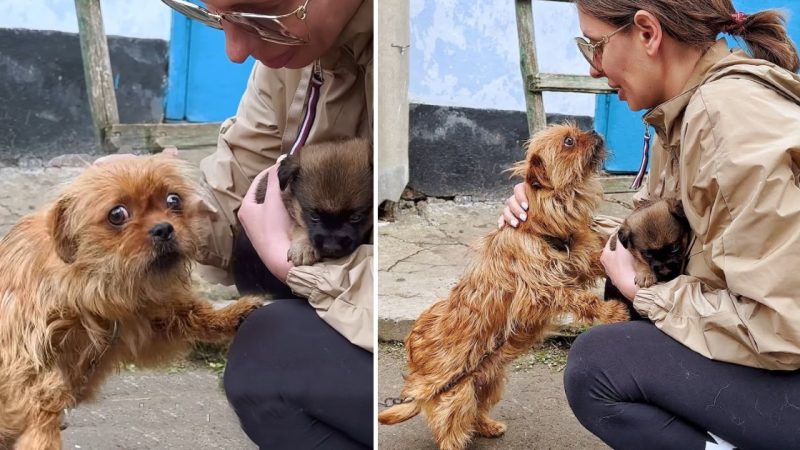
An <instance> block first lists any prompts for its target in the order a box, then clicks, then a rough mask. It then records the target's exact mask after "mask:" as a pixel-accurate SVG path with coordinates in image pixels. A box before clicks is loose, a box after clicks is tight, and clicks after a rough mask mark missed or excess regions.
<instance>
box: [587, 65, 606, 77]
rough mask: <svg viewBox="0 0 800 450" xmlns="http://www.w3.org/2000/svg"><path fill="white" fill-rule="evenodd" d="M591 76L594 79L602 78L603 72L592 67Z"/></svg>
mask: <svg viewBox="0 0 800 450" xmlns="http://www.w3.org/2000/svg"><path fill="white" fill-rule="evenodd" d="M589 76H590V77H592V78H602V77H603V72H602V71H600V70H597V69H595V68H594V67H592V66H589Z"/></svg>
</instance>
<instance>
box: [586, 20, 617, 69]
mask: <svg viewBox="0 0 800 450" xmlns="http://www.w3.org/2000/svg"><path fill="white" fill-rule="evenodd" d="M629 25H630V23H628V24H626V25H623V26H621V27H619V28H617V29H616V30H614V31H613V32H611V33H609V34H607V35H605V36H603V37H602V38H600V40H599V41H597V42H595V43H594V44H592V43H591V42H589V40H588V39H586V38H585V37H576V38H575V43H577V44H578V50H580V51H581V55H583V57H584V58H586V61H588V62H589V65H590V66H592V68H594V70H596V71H598V72H602V71H603V69H602V68H601V66H602V65H603V64H602V59H603V46H605V45H606V44H608V40H609V39H611V36H613V35H615V34H617V33H619V32H620V31H622V30H624V29H625V28H628V26H629Z"/></svg>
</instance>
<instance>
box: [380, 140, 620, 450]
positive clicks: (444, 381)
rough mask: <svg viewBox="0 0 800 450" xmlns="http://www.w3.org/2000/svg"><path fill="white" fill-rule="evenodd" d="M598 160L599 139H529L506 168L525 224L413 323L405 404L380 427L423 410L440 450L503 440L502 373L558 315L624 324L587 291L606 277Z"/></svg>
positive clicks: (496, 240)
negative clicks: (516, 186) (496, 416)
mask: <svg viewBox="0 0 800 450" xmlns="http://www.w3.org/2000/svg"><path fill="white" fill-rule="evenodd" d="M604 156H605V150H604V146H603V140H602V138H601V137H600V136H599V135H597V134H596V133H594V132H584V131H581V130H579V129H578V128H576V127H575V126H574V125H558V126H552V127H549V128H547V129H546V130H544V131H542V132H541V133H538V134H537V135H536V136H534V137H533V139H532V140H531V142H530V144H529V146H528V152H527V157H526V160H525V161H521V162H519V163H517V164H516V165H515V167H514V168H513V169H512V170H513V173H514V174H515V175H518V176H520V177H522V178H524V179H525V182H526V195H527V197H528V202H529V205H530V207H529V209H528V219H527V220H526V221H525V222H522V223H521V224H520V226H519V228H518V229H513V228H511V227H505V228H504V229H502V230H497V231H494V232H492V233H490V234H489V235H488V236H486V238H485V239H484V241H483V243H482V246H481V248H480V250H479V253H478V255H477V257H476V258H474V260H473V261H472V262H471V264H470V265H469V267H468V268H467V270H466V273H465V275H464V276H463V277H462V278H461V279H460V280H459V282H458V283H457V284H456V286H455V287H454V288H453V290H452V291H451V293H450V296H449V297H448V298H446V299H444V300H441V301H439V302H437V303H435V304H434V305H432V306H431V307H430V308H428V309H427V310H426V311H425V312H423V313H422V315H421V316H420V317H419V318H418V319H417V321H416V323H415V324H414V327H413V329H412V330H411V333H410V334H409V335H408V338H407V339H406V350H407V351H408V361H409V363H408V364H409V371H408V373H407V375H406V376H405V386H404V388H403V390H402V394H401V398H404V399H405V403H403V404H399V405H396V406H393V407H391V408H389V409H387V410H385V411H383V412H381V413H380V414H379V416H378V420H379V421H380V422H381V423H383V424H395V423H399V422H402V421H404V420H407V419H409V418H411V417H413V416H415V415H416V414H418V413H419V412H420V410H422V411H423V412H424V413H425V415H426V417H427V421H428V425H429V426H430V428H431V430H432V431H433V436H434V439H435V440H436V442H437V443H438V444H439V448H441V449H447V450H451V449H462V448H464V447H465V446H466V445H467V444H468V443H469V441H470V439H471V438H472V436H473V434H475V433H477V434H479V435H481V436H485V437H497V436H500V435H502V434H503V433H504V432H505V429H506V426H505V425H504V424H503V423H500V422H497V421H495V420H492V419H491V418H489V411H490V410H491V409H492V407H493V406H494V405H495V404H496V403H497V402H498V401H499V400H500V398H501V397H502V394H503V386H504V384H505V370H506V367H507V366H508V364H509V363H510V362H511V361H513V360H514V359H515V358H517V357H518V356H520V355H521V354H522V353H524V352H525V351H527V350H528V349H529V348H530V347H531V346H532V345H534V344H536V343H538V342H541V341H542V340H544V339H545V337H546V335H547V333H548V332H549V331H552V329H553V327H554V324H555V323H556V321H557V319H558V318H559V317H560V316H561V315H563V314H565V313H571V314H572V315H573V316H574V318H575V319H577V320H579V321H581V322H592V321H597V320H599V321H602V322H616V321H624V320H627V318H628V309H627V307H626V306H625V304H623V303H622V302H619V301H616V300H613V301H603V300H602V299H601V298H599V297H598V296H597V295H595V294H593V293H592V292H590V289H591V288H592V287H593V286H594V285H595V283H596V282H597V280H598V278H599V277H601V276H602V275H604V271H603V268H602V266H601V265H600V253H601V251H602V248H603V244H604V237H601V236H599V235H598V233H595V232H593V231H592V229H591V228H590V225H591V224H592V214H593V212H594V210H595V208H596V207H597V206H598V204H599V202H600V200H601V198H602V188H601V186H600V183H599V181H598V180H597V177H596V173H597V171H598V169H599V168H600V165H601V162H602V161H603V158H604Z"/></svg>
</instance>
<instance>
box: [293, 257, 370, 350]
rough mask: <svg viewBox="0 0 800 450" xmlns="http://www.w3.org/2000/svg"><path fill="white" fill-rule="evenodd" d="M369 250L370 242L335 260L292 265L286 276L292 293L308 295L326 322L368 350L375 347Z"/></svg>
mask: <svg viewBox="0 0 800 450" xmlns="http://www.w3.org/2000/svg"><path fill="white" fill-rule="evenodd" d="M372 250H373V248H372V245H362V246H360V247H359V248H358V249H356V251H355V252H353V254H351V255H350V256H347V257H344V258H341V259H338V260H334V261H324V262H320V263H317V264H314V265H313V266H300V267H293V268H292V269H291V270H289V276H288V278H287V284H288V285H289V287H290V288H291V289H292V292H294V293H295V294H297V295H299V296H301V297H306V298H308V302H309V303H310V304H311V306H313V307H314V309H316V310H317V314H319V316H320V317H321V318H322V319H323V320H324V321H325V322H327V323H328V324H329V325H330V326H332V327H333V328H334V329H335V330H336V331H338V332H339V333H340V334H342V335H343V336H344V337H346V338H347V339H348V340H349V341H350V342H352V343H353V344H355V345H357V346H359V347H361V348H363V349H365V350H368V351H370V352H372V351H373V350H374V337H373V332H372V331H373V327H374V325H373V278H372V259H373V258H372Z"/></svg>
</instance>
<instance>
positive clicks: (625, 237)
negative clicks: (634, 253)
mask: <svg viewBox="0 0 800 450" xmlns="http://www.w3.org/2000/svg"><path fill="white" fill-rule="evenodd" d="M631 234H632V233H631V230H630V228H628V227H626V226H625V225H623V226H621V227H620V229H619V231H617V238H618V239H619V243H620V244H622V246H623V247H625V248H627V249H630V248H631V239H632V238H633V236H631Z"/></svg>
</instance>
